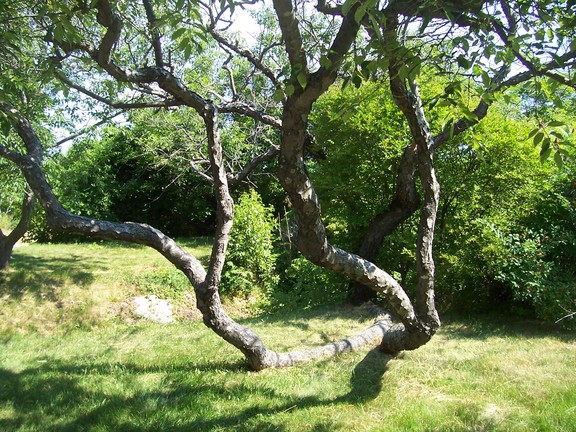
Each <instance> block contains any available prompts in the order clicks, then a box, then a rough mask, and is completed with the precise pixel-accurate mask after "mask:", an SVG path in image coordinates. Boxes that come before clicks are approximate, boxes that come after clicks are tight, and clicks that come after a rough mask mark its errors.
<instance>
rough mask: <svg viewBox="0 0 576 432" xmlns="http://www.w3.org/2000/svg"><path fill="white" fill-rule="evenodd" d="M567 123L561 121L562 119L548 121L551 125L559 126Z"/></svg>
mask: <svg viewBox="0 0 576 432" xmlns="http://www.w3.org/2000/svg"><path fill="white" fill-rule="evenodd" d="M565 125H566V123H564V122H561V121H551V122H550V123H548V126H549V127H558V126H565Z"/></svg>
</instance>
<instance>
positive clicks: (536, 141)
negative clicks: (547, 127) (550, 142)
mask: <svg viewBox="0 0 576 432" xmlns="http://www.w3.org/2000/svg"><path fill="white" fill-rule="evenodd" d="M543 139H544V132H538V133H537V134H536V135H534V146H537V145H538V144H540V143H541V142H542V140H543Z"/></svg>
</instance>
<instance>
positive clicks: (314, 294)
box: [270, 256, 348, 311]
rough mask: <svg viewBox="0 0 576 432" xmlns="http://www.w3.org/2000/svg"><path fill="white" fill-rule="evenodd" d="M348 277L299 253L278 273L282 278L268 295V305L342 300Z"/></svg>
mask: <svg viewBox="0 0 576 432" xmlns="http://www.w3.org/2000/svg"><path fill="white" fill-rule="evenodd" d="M347 286H348V279H347V278H345V277H343V276H341V275H338V274H336V273H334V272H332V271H330V270H327V269H325V268H322V267H318V266H317V265H315V264H313V263H311V262H310V261H308V260H307V259H306V258H304V257H301V256H298V257H297V258H294V259H292V260H291V261H290V262H289V264H288V266H287V268H286V269H285V270H284V271H283V272H282V274H281V281H280V284H279V287H278V290H276V291H275V292H274V293H273V295H272V296H271V297H270V309H271V310H273V311H277V310H282V309H292V310H293V309H307V308H312V307H318V306H325V305H326V304H330V303H332V304H334V303H338V302H343V301H344V300H345V298H346V288H347Z"/></svg>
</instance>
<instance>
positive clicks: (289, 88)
mask: <svg viewBox="0 0 576 432" xmlns="http://www.w3.org/2000/svg"><path fill="white" fill-rule="evenodd" d="M295 91H296V87H294V85H293V84H286V88H285V89H284V92H285V93H286V96H292V95H293V94H294V92H295Z"/></svg>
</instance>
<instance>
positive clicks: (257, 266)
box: [220, 190, 278, 297]
mask: <svg viewBox="0 0 576 432" xmlns="http://www.w3.org/2000/svg"><path fill="white" fill-rule="evenodd" d="M234 213H235V215H234V225H233V227H232V231H231V233H230V242H229V244H228V253H227V256H226V263H225V265H224V271H223V273H222V283H221V287H220V289H221V291H222V293H223V294H227V295H230V296H238V297H239V296H244V297H247V296H249V295H251V294H254V293H255V292H260V293H266V292H270V291H272V290H274V289H275V288H276V285H277V283H278V275H277V274H276V272H275V262H276V258H277V255H276V254H275V252H274V240H273V232H274V229H275V228H276V219H275V217H274V211H273V209H272V207H267V206H265V205H264V204H263V203H262V199H261V198H260V195H259V194H258V192H256V191H255V190H251V191H249V192H246V193H244V194H242V195H241V196H240V198H239V200H238V204H237V205H236V208H235V210H234Z"/></svg>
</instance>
